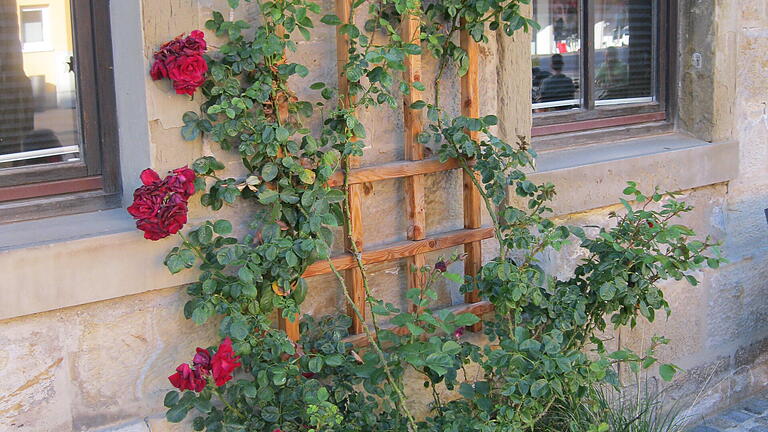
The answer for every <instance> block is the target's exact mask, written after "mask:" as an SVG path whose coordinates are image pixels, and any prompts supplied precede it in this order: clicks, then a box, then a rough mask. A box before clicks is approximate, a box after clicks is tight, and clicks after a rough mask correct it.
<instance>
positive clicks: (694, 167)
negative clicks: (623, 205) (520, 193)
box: [510, 133, 739, 216]
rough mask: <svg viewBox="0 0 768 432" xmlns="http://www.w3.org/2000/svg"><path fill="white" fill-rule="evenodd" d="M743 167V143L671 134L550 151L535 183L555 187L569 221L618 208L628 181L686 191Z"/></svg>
mask: <svg viewBox="0 0 768 432" xmlns="http://www.w3.org/2000/svg"><path fill="white" fill-rule="evenodd" d="M738 168H739V149H738V143H737V142H735V141H726V142H717V143H708V142H705V141H701V140H698V139H696V138H693V137H690V136H688V135H683V134H679V133H668V134H662V135H654V136H646V137H642V138H636V139H629V140H625V141H619V142H614V143H600V144H594V145H589V146H579V147H576V148H572V149H564V150H552V151H544V152H541V153H540V154H539V158H538V159H537V171H536V172H535V173H533V174H531V175H530V178H531V181H533V182H534V183H544V182H551V183H553V184H554V185H555V187H556V190H557V197H556V198H555V201H554V203H553V205H552V209H553V210H554V212H555V214H556V215H558V216H564V215H568V214H573V213H578V212H583V211H588V210H593V209H597V208H601V207H606V206H610V205H614V204H618V203H619V201H618V199H619V198H620V197H621V196H622V194H621V192H622V190H624V188H625V187H626V186H627V181H636V182H637V183H638V185H639V186H640V187H641V188H643V189H644V190H649V191H650V190H652V189H653V188H654V187H655V186H659V187H660V188H661V189H662V190H669V191H681V190H686V189H692V188H696V187H701V186H707V185H711V184H716V183H722V182H726V181H729V180H731V179H733V178H735V177H736V175H737V173H738ZM510 196H514V192H512V193H511V194H510Z"/></svg>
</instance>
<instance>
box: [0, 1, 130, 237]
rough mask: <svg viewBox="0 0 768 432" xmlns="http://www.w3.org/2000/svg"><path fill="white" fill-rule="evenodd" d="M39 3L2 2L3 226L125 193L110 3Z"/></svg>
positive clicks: (0, 136)
mask: <svg viewBox="0 0 768 432" xmlns="http://www.w3.org/2000/svg"><path fill="white" fill-rule="evenodd" d="M32 1H34V0H8V1H3V2H0V223H3V222H7V221H9V220H17V219H20V218H27V216H23V215H21V214H20V212H21V213H24V212H26V213H28V214H29V215H32V214H35V215H38V216H43V215H47V214H46V213H49V212H48V211H47V210H46V207H56V208H58V209H59V210H62V211H65V212H73V211H77V209H78V208H82V209H84V208H88V209H94V208H98V207H100V206H102V205H116V204H117V198H118V196H117V192H118V188H117V179H118V172H117V160H116V155H117V151H116V144H117V142H116V121H115V114H114V113H115V102H114V86H113V80H112V66H111V59H112V57H111V40H110V38H109V11H108V4H109V2H104V1H99V0H49V1H48V3H47V4H44V5H41V4H40V3H39V2H38V3H31V2H32ZM26 3H31V4H29V5H27V4H26ZM96 35H98V36H96ZM85 192H88V193H85ZM67 194H69V195H67ZM73 194H74V195H73ZM54 195H55V196H56V197H55V199H56V202H57V204H56V205H55V206H45V205H44V204H45V202H44V201H43V200H41V198H42V197H49V200H50V199H51V197H52V196H54ZM67 199H71V200H70V201H69V202H66V203H64V204H62V203H63V202H64V201H66V200H67ZM94 200H95V201H98V202H100V203H101V204H94ZM109 203H111V204H109ZM30 206H31V207H30ZM9 208H12V209H14V210H12V213H10V212H11V210H8V209H9ZM20 209H25V210H20Z"/></svg>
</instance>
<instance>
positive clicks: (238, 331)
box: [229, 318, 248, 340]
mask: <svg viewBox="0 0 768 432" xmlns="http://www.w3.org/2000/svg"><path fill="white" fill-rule="evenodd" d="M229 334H230V336H232V338H233V339H237V340H243V339H245V338H246V337H248V324H247V323H246V322H245V320H243V319H242V318H240V319H234V318H233V319H232V323H231V324H230V325H229Z"/></svg>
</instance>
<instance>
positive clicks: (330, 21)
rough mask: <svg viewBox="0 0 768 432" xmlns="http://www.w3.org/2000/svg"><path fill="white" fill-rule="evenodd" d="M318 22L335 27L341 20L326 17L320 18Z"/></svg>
mask: <svg viewBox="0 0 768 432" xmlns="http://www.w3.org/2000/svg"><path fill="white" fill-rule="evenodd" d="M320 22H321V23H323V24H327V25H332V26H336V25H339V24H341V20H340V19H339V17H337V16H336V15H332V14H331V15H326V16H324V17H322V18H320Z"/></svg>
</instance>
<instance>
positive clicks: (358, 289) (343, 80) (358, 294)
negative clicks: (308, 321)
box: [336, 0, 366, 334]
mask: <svg viewBox="0 0 768 432" xmlns="http://www.w3.org/2000/svg"><path fill="white" fill-rule="evenodd" d="M351 13H352V0H336V16H338V17H339V19H340V20H341V21H342V22H344V23H348V22H350V19H351ZM336 61H337V67H336V70H337V73H338V81H339V98H340V100H341V103H342V104H344V105H345V106H347V107H349V106H351V105H352V103H353V102H354V99H353V96H351V95H350V94H349V81H347V76H346V73H345V72H344V66H345V65H346V64H347V62H349V37H348V36H347V35H345V34H342V33H341V32H340V27H339V28H337V29H336ZM359 166H360V159H359V158H358V157H350V158H349V160H348V162H347V164H346V166H345V167H344V169H347V170H349V169H352V168H357V167H359ZM348 198H349V215H348V218H349V224H348V226H347V227H346V230H347V236H346V238H345V243H346V248H347V250H348V251H350V252H352V251H353V243H354V246H355V247H356V248H357V250H358V251H359V252H362V250H363V211H362V208H363V185H362V184H355V185H349V189H348ZM344 283H345V284H346V285H347V290H348V292H349V296H350V298H352V301H353V302H354V304H355V306H357V308H358V309H359V310H360V312H361V313H362V315H363V319H365V315H366V310H365V303H366V302H365V287H364V286H363V275H362V273H361V271H360V269H359V268H352V269H349V270H347V271H345V273H344ZM347 315H349V316H350V317H351V318H352V327H350V332H351V333H352V334H360V333H362V332H363V325H364V322H363V321H362V320H360V318H359V317H358V316H357V314H356V313H355V311H354V308H353V307H352V306H351V305H347Z"/></svg>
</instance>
